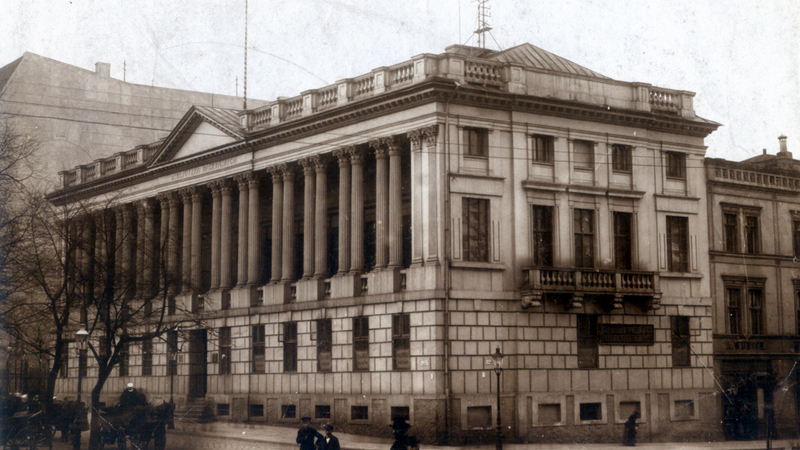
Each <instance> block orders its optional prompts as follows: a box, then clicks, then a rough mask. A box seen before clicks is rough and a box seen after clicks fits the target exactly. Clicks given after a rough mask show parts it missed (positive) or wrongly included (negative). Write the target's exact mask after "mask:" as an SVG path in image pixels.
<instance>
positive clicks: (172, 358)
mask: <svg viewBox="0 0 800 450" xmlns="http://www.w3.org/2000/svg"><path fill="white" fill-rule="evenodd" d="M177 374H178V332H177V331H175V330H170V331H167V375H168V376H171V375H177Z"/></svg>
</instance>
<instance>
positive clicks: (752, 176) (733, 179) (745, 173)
mask: <svg viewBox="0 0 800 450" xmlns="http://www.w3.org/2000/svg"><path fill="white" fill-rule="evenodd" d="M707 173H708V179H709V181H723V182H726V183H735V184H739V185H744V186H753V187H766V188H773V189H785V190H790V191H795V192H800V178H796V177H788V176H785V175H777V174H774V173H766V172H754V171H751V170H741V169H736V168H732V167H725V166H716V165H712V166H710V167H709V168H708V172H707Z"/></svg>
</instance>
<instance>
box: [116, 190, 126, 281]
mask: <svg viewBox="0 0 800 450" xmlns="http://www.w3.org/2000/svg"><path fill="white" fill-rule="evenodd" d="M125 209H126V207H125V206H124V205H118V206H117V207H116V208H114V218H115V220H116V228H115V230H114V249H115V251H114V253H115V254H114V288H115V291H117V293H116V294H115V296H118V295H119V292H121V291H122V290H123V289H125V274H126V273H127V270H128V268H127V267H126V266H125V265H124V263H123V262H124V261H125V250H124V246H125Z"/></svg>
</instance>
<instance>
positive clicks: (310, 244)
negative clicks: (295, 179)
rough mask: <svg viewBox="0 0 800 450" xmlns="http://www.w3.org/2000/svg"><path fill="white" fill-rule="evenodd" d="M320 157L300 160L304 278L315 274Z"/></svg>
mask: <svg viewBox="0 0 800 450" xmlns="http://www.w3.org/2000/svg"><path fill="white" fill-rule="evenodd" d="M316 159H319V158H318V157H315V156H311V157H308V158H304V159H301V160H300V165H301V166H302V167H303V176H304V182H303V278H304V279H308V278H311V277H312V276H314V241H315V239H314V229H315V226H314V221H315V217H314V211H315V208H314V193H315V190H316V188H315V181H314V173H315V170H316V169H315V165H316Z"/></svg>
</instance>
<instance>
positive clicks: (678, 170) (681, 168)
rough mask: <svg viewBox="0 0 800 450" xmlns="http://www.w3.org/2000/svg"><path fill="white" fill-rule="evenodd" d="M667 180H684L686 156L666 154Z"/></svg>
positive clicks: (673, 153)
mask: <svg viewBox="0 0 800 450" xmlns="http://www.w3.org/2000/svg"><path fill="white" fill-rule="evenodd" d="M666 158H667V178H679V179H681V180H685V179H686V155H684V154H683V153H677V152H667V154H666Z"/></svg>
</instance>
